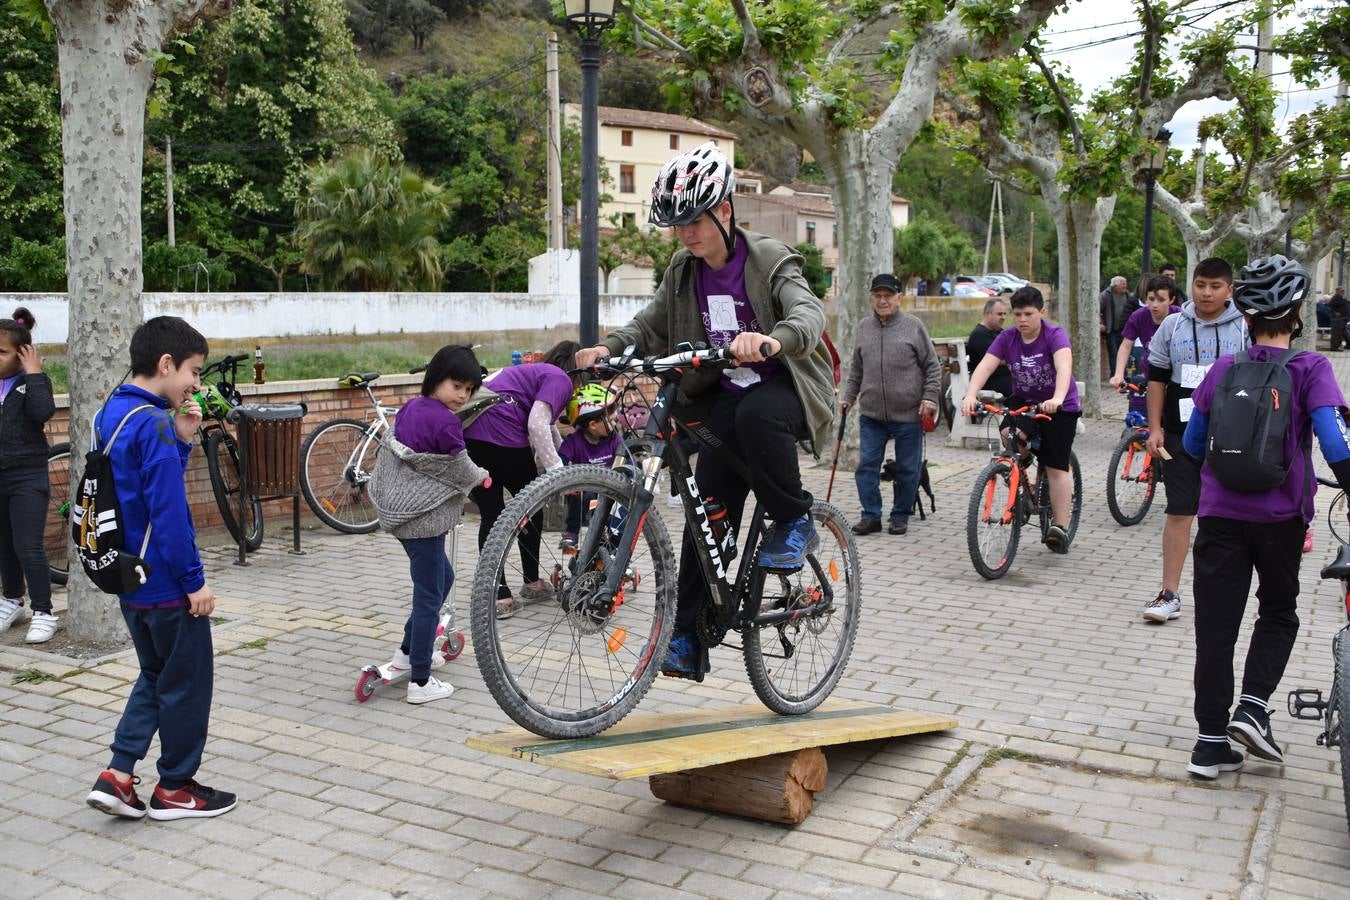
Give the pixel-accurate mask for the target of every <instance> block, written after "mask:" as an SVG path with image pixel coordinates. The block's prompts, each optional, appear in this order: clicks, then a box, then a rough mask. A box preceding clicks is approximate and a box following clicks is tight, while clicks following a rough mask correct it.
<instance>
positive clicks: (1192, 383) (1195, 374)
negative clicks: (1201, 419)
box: [1181, 363, 1212, 422]
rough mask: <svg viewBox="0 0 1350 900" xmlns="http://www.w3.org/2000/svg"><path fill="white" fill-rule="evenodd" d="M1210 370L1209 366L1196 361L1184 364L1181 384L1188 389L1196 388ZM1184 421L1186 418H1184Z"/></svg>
mask: <svg viewBox="0 0 1350 900" xmlns="http://www.w3.org/2000/svg"><path fill="white" fill-rule="evenodd" d="M1211 365H1212V363H1211ZM1208 371H1209V366H1199V365H1196V364H1195V363H1186V364H1184V365H1183V366H1182V367H1181V386H1182V387H1184V388H1186V389H1188V390H1192V391H1193V390H1195V389H1196V388H1198V387H1199V386H1200V382H1202V381H1204V380H1205V373H1206V372H1208ZM1182 421H1183V422H1184V421H1186V420H1185V419H1182Z"/></svg>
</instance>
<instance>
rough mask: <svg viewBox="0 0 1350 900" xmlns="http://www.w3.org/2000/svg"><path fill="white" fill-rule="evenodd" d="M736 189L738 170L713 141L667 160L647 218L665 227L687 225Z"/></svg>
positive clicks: (653, 187) (654, 185)
mask: <svg viewBox="0 0 1350 900" xmlns="http://www.w3.org/2000/svg"><path fill="white" fill-rule="evenodd" d="M735 190H736V173H735V171H734V170H733V169H732V168H731V163H729V162H727V158H726V157H725V156H723V155H722V151H721V150H719V149H718V148H717V145H716V144H714V143H713V142H712V141H708V142H707V143H706V144H700V145H699V146H697V147H695V148H694V149H693V150H690V151H689V152H688V153H681V154H679V155H678V156H676V157H675V158H674V159H672V160H671V161H670V162H668V163H666V164H665V166H664V167H663V168H662V169H661V174H660V175H657V176H656V183H655V184H653V185H652V211H651V216H650V217H649V218H648V221H649V222H651V224H653V225H659V226H661V227H662V228H670V227H672V226H674V225H688V224H690V223H691V222H696V221H698V218H699V216H701V215H703V214H704V213H705V212H708V211H709V210H712V209H716V208H717V207H718V205H720V204H721V203H722V201H723V200H726V199H728V198H729V197H731V195H732V193H733V192H734V191H735Z"/></svg>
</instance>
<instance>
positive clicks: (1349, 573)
mask: <svg viewBox="0 0 1350 900" xmlns="http://www.w3.org/2000/svg"><path fill="white" fill-rule="evenodd" d="M1322 577H1323V578H1342V579H1345V578H1350V544H1341V549H1340V550H1339V551H1337V553H1336V560H1335V561H1334V562H1331V563H1329V564H1327V565H1326V566H1323V567H1322Z"/></svg>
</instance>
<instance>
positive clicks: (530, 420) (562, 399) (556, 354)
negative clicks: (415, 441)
mask: <svg viewBox="0 0 1350 900" xmlns="http://www.w3.org/2000/svg"><path fill="white" fill-rule="evenodd" d="M580 348H581V345H580V344H578V343H577V342H576V341H561V342H559V343H558V344H557V345H555V346H554V347H553V348H552V349H550V350H549V351H548V352H547V353H545V354H544V359H545V360H546V361H545V362H540V363H530V364H528V365H523V366H507V367H506V368H504V369H502V370H501V371H500V372H498V373H497V374H496V375H493V376H492V377H491V378H489V379H488V380H487V382H486V383H487V386H488V387H489V388H491V389H492V390H493V391H494V392H495V393H497V394H499V395H501V397H502V398H503V399H502V402H500V403H498V404H497V405H495V406H492V407H489V408H488V409H487V410H486V411H485V412H484V413H483V414H482V415H480V416H479V417H478V418H477V419H475V420H474V421H473V423H472V424H470V425H469V427H468V428H466V429H465V430H464V437H465V443H466V444H468V447H469V456H471V457H472V458H473V460H474V462H476V463H478V465H480V466H484V467H486V468H487V470H488V474H489V475H491V476H492V484H491V485H490V486H487V487H481V488H476V489H475V490H474V492H473V499H474V502H475V503H476V504H478V513H479V517H480V522H479V526H478V549H479V550H481V549H483V542H484V541H486V540H487V536H488V533H489V532H490V531H492V526H493V524H494V523H495V522H496V521H497V516H499V515H501V512H502V509H503V507H505V506H506V498H505V496H504V494H503V490H508V491H510V492H511V493H512V495H515V494H518V493H520V491H521V489H523V488H524V487H525V485H527V484H529V483H530V482H531V481H533V480H534V477H535V475H537V474H538V473H539V470H541V469H543V470H545V471H548V470H551V469H558V468H561V467H562V464H563V463H562V459H561V458H560V457H559V456H558V447H560V446H561V445H562V435H561V434H559V433H558V425H557V422H558V417H559V416H560V415H562V414H563V412H564V410H566V409H567V404H568V402H569V401H571V399H572V391H573V388H574V387H575V385H574V383H573V382H574V379H573V378H572V376H571V375H569V374H568V371H569V370H571V369H574V368H576V365H577V363H576V354H577V350H579V349H580ZM542 525H543V516H542V514H540V515H536V516H535V517H534V518H532V519H531V520H530V524H529V525H528V526H527V527H526V528H525V531H524V532H523V533H522V534H521V535H520V568H521V573H522V575H523V580H524V582H525V583H524V584H523V585H522V586H521V588H520V597H519V599H520V600H529V601H541V600H548V599H550V598H552V596H553V588H552V586H551V585H550V584H549V583H548V582H547V581H545V580H544V579H542V578H540V577H539V542H540V530H541V526H542ZM517 606H518V601H517V598H516V597H515V596H513V595H512V593H511V589H510V587H508V586H507V585H506V583H505V582H504V581H503V582H502V583H501V584H499V585H498V587H497V617H498V618H502V619H505V618H508V617H509V616H512V615H514V614H515V611H516V608H517Z"/></svg>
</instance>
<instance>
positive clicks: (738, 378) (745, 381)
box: [726, 368, 759, 388]
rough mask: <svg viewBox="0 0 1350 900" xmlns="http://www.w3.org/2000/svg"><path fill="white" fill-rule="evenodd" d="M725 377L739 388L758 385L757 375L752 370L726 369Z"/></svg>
mask: <svg viewBox="0 0 1350 900" xmlns="http://www.w3.org/2000/svg"><path fill="white" fill-rule="evenodd" d="M726 376H727V379H728V380H729V381H730V382H731V383H732V384H734V385H736V386H737V387H741V388H748V387H750V385H752V384H759V373H758V372H756V371H755V370H754V369H747V368H738V369H727V370H726Z"/></svg>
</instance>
